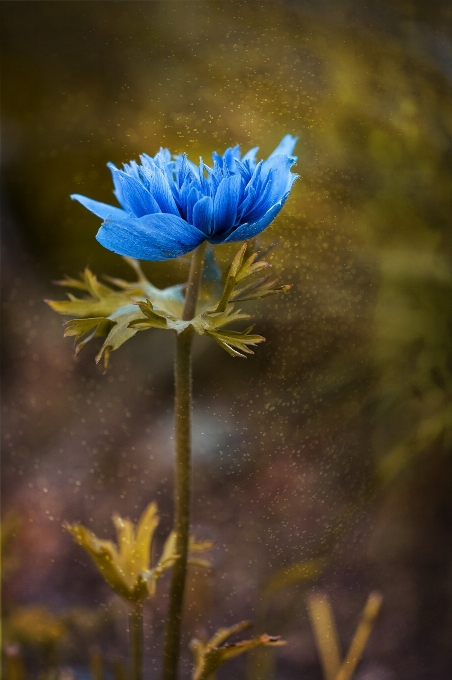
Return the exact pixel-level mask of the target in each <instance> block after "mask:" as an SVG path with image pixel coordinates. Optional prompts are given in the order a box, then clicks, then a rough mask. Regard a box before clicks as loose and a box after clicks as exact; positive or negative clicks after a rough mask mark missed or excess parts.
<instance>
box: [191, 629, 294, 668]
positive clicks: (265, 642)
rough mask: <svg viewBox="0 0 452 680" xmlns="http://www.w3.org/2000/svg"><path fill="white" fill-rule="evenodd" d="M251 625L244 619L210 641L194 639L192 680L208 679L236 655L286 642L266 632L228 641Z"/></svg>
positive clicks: (192, 644)
mask: <svg viewBox="0 0 452 680" xmlns="http://www.w3.org/2000/svg"><path fill="white" fill-rule="evenodd" d="M249 627H250V624H249V623H248V622H247V621H243V622H242V623H239V624H237V625H235V626H232V627H231V628H222V629H221V630H219V631H218V632H217V633H216V634H215V635H214V636H213V637H212V638H211V639H210V640H209V641H208V642H203V641H201V640H196V639H195V640H192V642H191V643H190V649H191V651H192V653H193V657H194V662H195V668H194V671H193V675H192V680H208V678H209V676H210V675H211V674H212V673H214V672H215V671H216V670H217V669H218V668H219V667H220V666H222V665H223V664H224V663H226V661H229V660H230V659H235V657H237V656H240V655H241V654H244V653H245V652H248V651H250V650H251V649H255V648H256V647H262V646H265V647H279V646H282V645H284V644H286V643H285V642H283V641H282V640H281V639H280V637H275V636H270V635H265V634H264V635H259V636H258V637H255V638H252V639H251V640H242V641H241V642H235V643H226V640H227V639H228V638H230V637H231V636H232V635H236V634H237V633H240V632H242V631H243V630H246V629H247V628H249Z"/></svg>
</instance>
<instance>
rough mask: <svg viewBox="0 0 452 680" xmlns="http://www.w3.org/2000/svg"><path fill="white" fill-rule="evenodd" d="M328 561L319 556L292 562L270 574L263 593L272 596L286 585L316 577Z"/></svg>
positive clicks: (265, 595)
mask: <svg viewBox="0 0 452 680" xmlns="http://www.w3.org/2000/svg"><path fill="white" fill-rule="evenodd" d="M327 563H328V561H327V560H326V559H325V558H322V557H318V558H314V559H312V560H306V561H304V562H297V563H295V564H290V565H289V566H288V567H284V568H283V569H280V570H279V571H277V572H276V574H273V575H272V576H270V578H269V579H268V581H267V582H266V583H265V585H264V587H263V589H262V595H263V596H264V597H271V596H272V595H274V594H275V593H276V592H277V591H278V590H279V589H280V588H283V587H284V586H288V585H292V584H294V583H300V582H301V581H310V580H312V579H315V578H317V576H319V575H320V574H321V573H322V571H323V570H324V568H325V566H326V565H327Z"/></svg>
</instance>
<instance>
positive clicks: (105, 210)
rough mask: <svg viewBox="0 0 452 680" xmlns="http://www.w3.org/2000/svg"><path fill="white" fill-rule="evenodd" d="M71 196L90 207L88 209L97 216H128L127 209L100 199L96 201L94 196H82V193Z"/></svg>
mask: <svg viewBox="0 0 452 680" xmlns="http://www.w3.org/2000/svg"><path fill="white" fill-rule="evenodd" d="M71 198H72V199H73V200H74V201H78V202H79V203H81V204H82V205H83V206H85V208H88V210H90V211H91V212H92V213H94V214H95V215H97V217H102V219H103V220H105V219H106V218H107V217H117V218H122V217H127V213H126V211H125V210H122V208H116V207H115V206H114V205H108V203H100V201H94V200H93V199H92V198H87V196H81V195H80V194H71Z"/></svg>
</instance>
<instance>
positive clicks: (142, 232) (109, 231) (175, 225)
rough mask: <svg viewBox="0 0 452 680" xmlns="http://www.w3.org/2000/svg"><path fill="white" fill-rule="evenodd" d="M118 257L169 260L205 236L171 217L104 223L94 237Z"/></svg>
mask: <svg viewBox="0 0 452 680" xmlns="http://www.w3.org/2000/svg"><path fill="white" fill-rule="evenodd" d="M96 238H97V240H98V241H99V243H100V244H102V245H103V246H104V247H105V248H108V250H112V251H113V252H114V253H118V255H127V256H128V257H134V258H136V259H138V260H154V261H156V260H169V259H171V258H173V257H180V256H181V255H185V253H189V252H190V251H191V250H194V249H195V248H196V246H198V245H199V244H200V243H202V241H203V240H204V239H205V234H203V233H202V232H201V231H199V230H198V229H196V228H195V227H193V226H192V225H190V224H188V223H187V222H185V221H184V220H183V219H181V218H180V217H176V216H175V215H163V214H162V213H158V214H155V215H145V216H144V217H141V218H134V217H128V218H125V219H112V220H110V219H109V220H106V221H105V222H104V223H103V225H102V226H101V228H100V229H99V231H98V232H97V236H96Z"/></svg>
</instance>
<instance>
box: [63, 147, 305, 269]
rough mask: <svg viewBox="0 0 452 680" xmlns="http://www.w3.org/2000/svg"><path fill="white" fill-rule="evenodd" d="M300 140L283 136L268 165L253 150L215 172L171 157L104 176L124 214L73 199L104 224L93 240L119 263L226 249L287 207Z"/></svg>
mask: <svg viewBox="0 0 452 680" xmlns="http://www.w3.org/2000/svg"><path fill="white" fill-rule="evenodd" d="M296 141H297V138H296V137H292V136H291V135H286V136H285V137H284V138H283V139H282V141H281V143H280V144H279V145H278V147H277V148H276V149H275V150H274V151H273V153H272V154H270V156H269V157H268V158H267V160H265V161H260V162H259V163H257V162H256V154H257V151H258V148H257V147H255V148H254V149H251V150H250V151H248V153H246V154H245V155H244V156H241V155H240V148H239V146H235V147H233V148H229V149H227V150H226V151H225V153H224V154H223V156H219V155H218V154H217V153H214V154H213V156H212V159H213V167H209V166H207V165H206V164H205V163H204V162H203V160H202V159H200V163H199V166H196V165H195V164H194V163H192V162H191V161H189V160H188V159H187V157H186V155H185V154H184V155H183V156H173V157H172V156H171V153H170V152H169V151H168V149H160V151H159V152H158V153H157V154H156V155H155V156H154V157H153V158H151V157H150V156H148V155H146V154H143V155H142V156H141V157H140V158H141V165H140V164H138V163H136V162H135V161H131V162H130V163H129V164H124V166H123V170H119V169H118V168H117V167H116V166H115V165H113V163H109V164H108V165H109V168H110V170H111V174H112V177H113V183H114V186H115V191H114V193H115V196H116V198H117V199H118V201H119V203H120V205H121V206H122V207H121V208H117V207H115V206H111V205H107V204H106V203H100V202H99V201H94V200H93V199H91V198H87V197H86V196H80V195H79V194H73V195H72V197H71V198H74V199H75V200H77V201H79V202H80V203H81V204H82V205H84V206H85V208H88V210H90V211H91V212H93V213H94V214H95V215H97V216H98V217H101V218H102V219H103V220H104V222H103V224H102V226H101V228H100V229H99V231H98V233H97V237H96V238H97V240H98V241H99V243H101V244H102V245H103V246H104V247H105V248H108V249H109V250H112V251H113V252H115V253H118V254H119V255H127V256H129V257H134V258H137V259H139V260H167V259H170V258H174V257H179V256H180V255H184V254H185V253H188V252H190V251H191V250H194V248H196V247H197V246H198V245H199V244H200V243H202V242H203V241H206V240H207V241H209V242H210V243H213V244H217V243H230V242H232V241H244V240H247V239H250V238H253V237H254V236H256V235H257V234H260V232H261V231H263V230H264V229H265V228H266V227H267V226H268V225H269V224H270V222H271V221H272V220H273V219H274V218H275V217H276V215H277V214H278V213H279V211H280V210H281V208H282V206H283V205H284V203H285V201H286V199H287V197H288V195H289V192H290V189H291V188H292V184H293V182H294V180H295V179H296V177H297V175H295V174H294V173H292V172H291V170H290V169H291V166H292V165H293V164H294V162H295V160H296V159H295V157H294V156H292V155H291V154H292V152H293V150H294V147H295V144H296Z"/></svg>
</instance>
